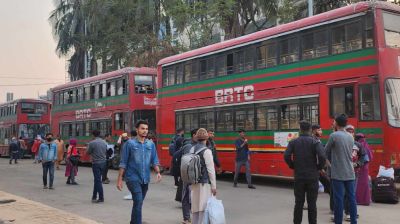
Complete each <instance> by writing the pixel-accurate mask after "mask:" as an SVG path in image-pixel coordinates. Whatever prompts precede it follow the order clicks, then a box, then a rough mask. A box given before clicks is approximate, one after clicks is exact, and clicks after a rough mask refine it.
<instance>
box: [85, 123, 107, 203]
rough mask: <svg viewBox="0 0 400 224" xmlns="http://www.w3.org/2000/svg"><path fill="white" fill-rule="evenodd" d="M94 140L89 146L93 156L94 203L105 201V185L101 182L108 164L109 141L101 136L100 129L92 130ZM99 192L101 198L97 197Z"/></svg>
mask: <svg viewBox="0 0 400 224" xmlns="http://www.w3.org/2000/svg"><path fill="white" fill-rule="evenodd" d="M92 134H93V137H94V140H92V141H91V142H89V144H88V147H87V154H89V155H90V156H91V157H92V170H93V177H94V186H93V196H92V202H93V203H102V202H104V194H103V185H102V183H101V174H102V173H103V171H104V169H105V166H106V161H107V160H106V153H107V143H106V142H105V141H104V140H103V139H101V138H100V131H98V130H94V131H93V132H92ZM97 194H98V195H99V198H98V199H97Z"/></svg>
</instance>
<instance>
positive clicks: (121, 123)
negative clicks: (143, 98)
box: [112, 111, 131, 136]
mask: <svg viewBox="0 0 400 224" xmlns="http://www.w3.org/2000/svg"><path fill="white" fill-rule="evenodd" d="M129 120H130V113H129V112H122V111H116V112H114V113H113V116H112V135H113V136H119V135H121V134H122V133H128V134H129V132H130V131H131V129H130V125H129Z"/></svg>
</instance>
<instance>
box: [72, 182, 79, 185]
mask: <svg viewBox="0 0 400 224" xmlns="http://www.w3.org/2000/svg"><path fill="white" fill-rule="evenodd" d="M71 185H79V184H78V183H77V182H72V183H71Z"/></svg>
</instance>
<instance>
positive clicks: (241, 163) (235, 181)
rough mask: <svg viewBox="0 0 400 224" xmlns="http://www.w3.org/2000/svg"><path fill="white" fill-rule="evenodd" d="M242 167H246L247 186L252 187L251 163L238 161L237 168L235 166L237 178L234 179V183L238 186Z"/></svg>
mask: <svg viewBox="0 0 400 224" xmlns="http://www.w3.org/2000/svg"><path fill="white" fill-rule="evenodd" d="M242 166H245V167H246V180H247V184H248V185H251V173H250V162H249V161H248V160H247V161H236V166H235V177H234V179H233V183H235V184H237V180H238V177H239V173H240V168H242Z"/></svg>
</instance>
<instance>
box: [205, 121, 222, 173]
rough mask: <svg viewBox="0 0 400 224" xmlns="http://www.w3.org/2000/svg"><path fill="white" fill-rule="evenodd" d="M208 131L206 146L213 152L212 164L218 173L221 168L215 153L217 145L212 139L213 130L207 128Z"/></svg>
mask: <svg viewBox="0 0 400 224" xmlns="http://www.w3.org/2000/svg"><path fill="white" fill-rule="evenodd" d="M207 133H208V137H209V138H208V140H207V148H209V149H211V152H212V154H213V161H214V165H215V166H216V167H217V173H218V174H220V173H221V172H222V169H221V163H220V162H219V159H218V155H217V147H216V145H215V141H214V136H215V135H214V134H215V133H214V130H212V129H209V130H207Z"/></svg>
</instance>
